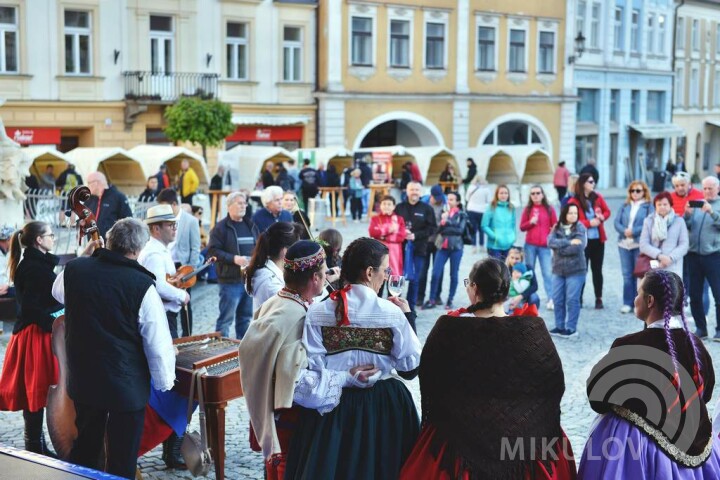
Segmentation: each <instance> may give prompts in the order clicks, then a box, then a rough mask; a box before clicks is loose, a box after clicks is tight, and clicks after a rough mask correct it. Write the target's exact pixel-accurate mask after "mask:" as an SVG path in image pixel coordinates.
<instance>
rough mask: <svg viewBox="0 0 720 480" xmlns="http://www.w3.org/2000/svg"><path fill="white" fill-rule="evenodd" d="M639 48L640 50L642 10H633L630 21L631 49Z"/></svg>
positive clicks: (635, 50) (632, 50)
mask: <svg viewBox="0 0 720 480" xmlns="http://www.w3.org/2000/svg"><path fill="white" fill-rule="evenodd" d="M638 50H640V10H633V11H632V18H631V23H630V51H631V52H637V51H638Z"/></svg>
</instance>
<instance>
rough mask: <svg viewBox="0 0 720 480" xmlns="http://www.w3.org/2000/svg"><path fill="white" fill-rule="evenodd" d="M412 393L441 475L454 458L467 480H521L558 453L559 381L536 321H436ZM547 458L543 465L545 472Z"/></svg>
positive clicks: (554, 357) (558, 367)
mask: <svg viewBox="0 0 720 480" xmlns="http://www.w3.org/2000/svg"><path fill="white" fill-rule="evenodd" d="M420 391H421V395H422V414H423V424H425V425H427V424H429V425H432V426H434V427H435V428H436V429H437V435H435V437H434V440H433V445H432V450H433V452H434V453H435V454H437V452H439V450H440V448H441V447H442V446H443V445H444V444H447V449H446V453H445V454H444V455H443V465H442V466H443V468H444V469H445V470H446V471H448V472H453V470H454V465H455V460H456V459H457V458H460V459H461V462H462V465H463V467H464V468H465V469H466V470H467V471H468V472H469V474H470V476H471V479H488V478H492V479H517V478H523V477H524V474H525V472H528V471H529V472H533V471H534V469H535V467H536V465H537V463H536V461H537V460H541V461H542V460H544V459H543V456H548V455H547V452H548V451H551V452H555V453H556V452H557V451H558V449H559V448H560V447H561V442H560V439H561V435H562V432H561V429H560V400H561V398H562V396H563V393H564V391H565V381H564V376H563V369H562V363H561V362H560V357H559V356H558V354H557V351H556V350H555V345H554V344H553V342H552V340H551V339H550V334H549V333H548V331H547V328H546V327H545V323H544V322H543V320H542V319H541V318H538V317H491V318H477V317H450V316H443V317H441V318H440V319H438V321H437V323H436V324H435V327H434V328H433V330H432V331H431V332H430V335H429V336H428V338H427V341H426V343H425V347H424V348H423V352H422V358H421V361H420ZM548 445H549V446H550V447H551V448H550V447H548ZM543 447H545V455H543ZM513 449H515V452H521V451H522V453H523V457H522V458H521V457H520V455H519V454H518V455H516V457H515V458H514V459H512V456H511V451H513ZM503 454H504V457H503ZM550 457H552V455H550ZM503 458H504V459H503ZM555 458H557V457H553V458H549V459H547V460H548V461H544V462H543V463H544V464H545V466H546V467H547V468H548V471H551V469H552V460H555ZM451 475H452V473H451Z"/></svg>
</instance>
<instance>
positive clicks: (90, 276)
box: [52, 218, 175, 478]
mask: <svg viewBox="0 0 720 480" xmlns="http://www.w3.org/2000/svg"><path fill="white" fill-rule="evenodd" d="M148 237H149V235H148V229H147V227H146V226H145V225H143V224H142V223H141V222H140V221H138V220H135V219H132V218H126V219H123V220H119V221H118V222H117V223H116V224H115V225H114V226H113V227H112V228H111V229H110V230H109V231H108V233H107V242H106V243H107V249H99V250H96V251H95V253H94V254H93V255H92V256H91V257H81V258H77V259H75V260H73V261H71V262H70V263H68V264H67V266H66V267H65V270H64V271H63V272H61V273H60V274H59V275H58V277H57V279H56V280H55V283H54V285H53V291H52V293H53V296H54V297H55V298H56V299H57V300H58V301H59V302H61V303H64V304H65V316H66V317H65V329H66V335H65V345H66V349H67V359H68V365H67V367H68V369H69V374H68V382H67V387H68V394H69V396H70V398H71V399H72V400H73V402H74V403H75V410H76V413H77V416H76V419H75V424H76V426H77V429H78V437H77V439H76V440H75V442H74V444H73V447H72V451H71V452H70V461H71V462H73V463H76V464H78V465H83V466H87V467H90V468H95V469H98V470H106V471H107V472H108V473H111V474H114V475H118V476H121V477H124V478H134V476H135V469H136V465H137V453H138V447H139V445H140V439H141V436H142V432H143V420H144V417H145V406H146V404H147V402H148V397H149V395H150V380H151V379H152V382H153V385H154V387H155V388H156V389H158V390H160V391H167V390H170V389H171V388H172V387H173V384H174V381H175V351H174V347H173V344H172V338H171V337H170V331H169V329H168V326H167V320H166V317H165V311H164V308H163V304H162V300H161V299H160V296H159V295H158V292H157V290H156V289H155V286H154V284H153V280H154V277H153V275H152V274H151V273H150V272H149V271H147V270H146V269H145V268H143V267H142V266H141V265H140V264H139V263H138V262H137V258H138V255H139V254H140V251H141V250H142V248H143V247H144V246H145V244H146V243H147V241H148ZM103 438H106V439H107V449H106V468H103V467H104V466H103V465H99V464H98V460H99V458H100V455H101V451H102V448H103V444H104V442H103Z"/></svg>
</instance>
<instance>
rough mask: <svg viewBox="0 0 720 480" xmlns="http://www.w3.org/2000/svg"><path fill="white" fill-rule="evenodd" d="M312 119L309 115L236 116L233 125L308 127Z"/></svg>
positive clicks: (233, 117)
mask: <svg viewBox="0 0 720 480" xmlns="http://www.w3.org/2000/svg"><path fill="white" fill-rule="evenodd" d="M310 120H311V118H310V116H308V115H244V114H238V113H236V114H234V115H233V116H232V123H234V124H235V125H269V126H273V127H279V126H283V125H307V124H308V122H310Z"/></svg>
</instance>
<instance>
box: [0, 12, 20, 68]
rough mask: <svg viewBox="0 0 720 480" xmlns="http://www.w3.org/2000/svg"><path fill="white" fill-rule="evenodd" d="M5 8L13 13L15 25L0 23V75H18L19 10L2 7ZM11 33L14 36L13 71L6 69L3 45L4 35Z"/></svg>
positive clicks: (5, 50) (4, 47) (5, 53)
mask: <svg viewBox="0 0 720 480" xmlns="http://www.w3.org/2000/svg"><path fill="white" fill-rule="evenodd" d="M2 6H3V7H6V8H12V9H13V10H14V11H15V23H14V24H11V23H0V73H19V72H20V28H19V26H18V25H19V23H20V18H19V17H20V9H19V8H18V7H17V6H15V5H2ZM6 32H11V33H14V34H15V67H16V68H15V70H8V68H7V46H6V45H5V33H6Z"/></svg>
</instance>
